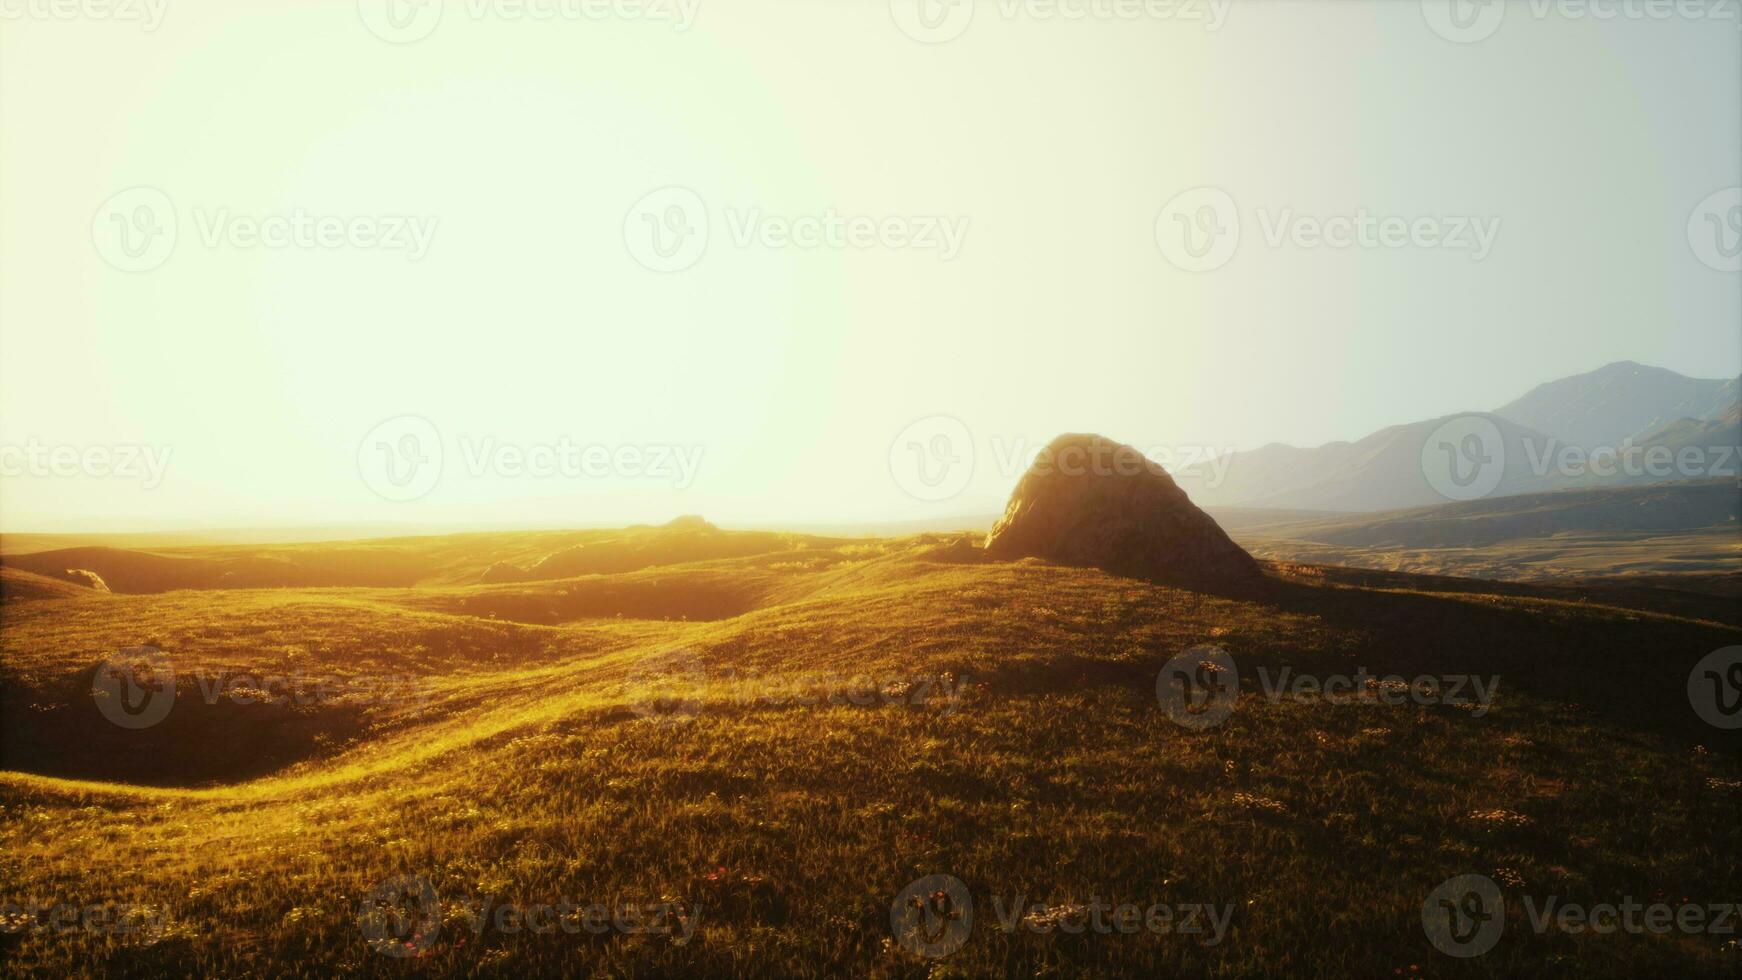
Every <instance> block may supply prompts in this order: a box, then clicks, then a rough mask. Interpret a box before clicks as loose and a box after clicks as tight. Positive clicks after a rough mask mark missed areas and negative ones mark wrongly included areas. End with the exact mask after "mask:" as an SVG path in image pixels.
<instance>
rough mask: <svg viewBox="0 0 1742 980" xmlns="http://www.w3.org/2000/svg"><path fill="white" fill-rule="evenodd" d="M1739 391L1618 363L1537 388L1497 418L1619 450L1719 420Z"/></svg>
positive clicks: (1731, 384) (1733, 385)
mask: <svg viewBox="0 0 1742 980" xmlns="http://www.w3.org/2000/svg"><path fill="white" fill-rule="evenodd" d="M1737 391H1738V386H1737V379H1735V378H1730V379H1728V380H1723V379H1716V380H1708V379H1704V378H1689V377H1685V376H1683V375H1680V374H1677V373H1675V372H1674V371H1669V370H1665V369H1664V368H1658V367H1648V366H1646V365H1644V364H1638V363H1635V362H1633V361H1619V362H1617V363H1614V364H1609V365H1605V366H1603V367H1600V368H1598V369H1597V370H1595V371H1591V372H1588V373H1586V374H1577V375H1574V376H1572V377H1570V378H1562V379H1560V380H1559V381H1550V382H1548V383H1547V384H1542V385H1538V386H1537V387H1535V388H1533V389H1531V390H1530V392H1529V393H1528V394H1526V395H1524V396H1523V397H1521V398H1517V399H1515V400H1513V401H1510V402H1507V403H1506V404H1505V405H1502V406H1500V407H1499V408H1497V409H1495V410H1494V414H1496V415H1499V416H1503V417H1505V418H1508V419H1511V420H1512V421H1514V422H1517V423H1518V424H1519V425H1522V426H1525V427H1526V428H1531V429H1536V430H1537V431H1539V432H1547V433H1552V434H1553V435H1555V436H1558V437H1559V438H1561V439H1564V440H1566V441H1567V442H1570V443H1572V444H1573V445H1575V446H1585V447H1595V446H1619V445H1621V444H1622V443H1624V442H1626V441H1627V440H1629V439H1631V440H1633V441H1635V442H1639V441H1642V440H1643V439H1645V438H1647V437H1648V436H1650V435H1651V434H1652V433H1653V432H1655V431H1657V430H1659V429H1662V428H1663V427H1665V426H1668V425H1672V424H1674V423H1676V422H1679V421H1681V420H1682V419H1696V420H1707V419H1713V418H1716V417H1718V416H1719V415H1721V414H1723V412H1724V411H1725V410H1726V409H1728V408H1730V407H1731V406H1733V405H1734V404H1735V403H1736V399H1737Z"/></svg>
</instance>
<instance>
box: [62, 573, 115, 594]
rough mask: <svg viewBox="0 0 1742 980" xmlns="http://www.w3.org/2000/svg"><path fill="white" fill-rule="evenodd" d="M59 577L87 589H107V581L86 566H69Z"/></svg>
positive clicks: (105, 590)
mask: <svg viewBox="0 0 1742 980" xmlns="http://www.w3.org/2000/svg"><path fill="white" fill-rule="evenodd" d="M61 578H63V579H66V580H67V581H68V582H71V583H73V584H74V585H82V586H84V587H85V588H87V589H93V590H95V591H97V592H108V591H109V583H107V582H105V581H103V576H101V575H98V574H97V573H96V572H93V571H91V570H90V569H88V568H69V569H67V570H66V571H64V572H61Z"/></svg>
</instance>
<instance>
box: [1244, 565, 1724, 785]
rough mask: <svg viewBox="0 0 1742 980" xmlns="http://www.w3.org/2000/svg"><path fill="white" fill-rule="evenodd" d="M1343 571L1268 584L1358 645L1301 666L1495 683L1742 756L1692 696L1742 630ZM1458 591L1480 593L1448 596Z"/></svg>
mask: <svg viewBox="0 0 1742 980" xmlns="http://www.w3.org/2000/svg"><path fill="white" fill-rule="evenodd" d="M1343 572H1344V570H1341V569H1327V570H1325V573H1326V575H1327V576H1328V579H1329V580H1328V581H1326V583H1325V584H1322V585H1321V584H1314V583H1310V582H1301V581H1290V580H1286V579H1273V580H1272V588H1271V594H1270V596H1269V598H1268V600H1267V601H1266V602H1265V605H1267V606H1270V607H1272V608H1275V609H1277V610H1278V611H1280V612H1287V613H1292V614H1297V615H1310V616H1313V617H1315V618H1317V619H1319V620H1321V621H1323V622H1324V623H1325V624H1326V625H1328V626H1332V627H1337V628H1342V629H1347V630H1350V631H1353V632H1355V633H1357V634H1359V635H1361V636H1363V637H1364V638H1365V639H1364V641H1363V643H1362V644H1361V648H1360V649H1356V650H1351V651H1348V656H1346V657H1344V658H1343V659H1342V662H1340V663H1326V664H1310V665H1309V664H1306V663H1304V662H1302V663H1300V664H1299V666H1300V667H1302V668H1305V667H1307V666H1311V667H1313V668H1315V669H1325V670H1342V671H1348V670H1351V669H1353V668H1354V667H1356V666H1362V667H1366V668H1367V669H1368V671H1369V672H1372V673H1384V674H1391V673H1395V674H1398V675H1402V676H1404V677H1406V678H1413V677H1417V676H1422V675H1428V676H1445V675H1451V674H1465V675H1477V676H1484V677H1488V676H1497V677H1499V678H1500V688H1499V691H1500V699H1501V703H1502V704H1503V703H1504V700H1505V695H1506V692H1507V691H1508V690H1512V691H1520V690H1522V691H1525V692H1528V693H1530V694H1531V695H1533V696H1535V697H1539V698H1543V699H1548V700H1553V701H1559V702H1563V703H1569V704H1575V705H1578V706H1580V707H1582V708H1584V709H1586V710H1588V711H1590V712H1592V713H1593V714H1594V715H1596V716H1598V717H1599V718H1601V719H1602V720H1603V721H1605V722H1606V723H1608V724H1611V725H1614V726H1618V727H1624V728H1627V729H1631V730H1634V731H1638V732H1642V733H1649V734H1655V735H1668V736H1672V737H1679V738H1685V739H1688V740H1691V741H1694V742H1700V743H1704V744H1708V745H1712V746H1714V747H1717V746H1723V747H1725V748H1726V749H1728V750H1730V751H1742V732H1726V731H1723V730H1721V729H1718V728H1716V727H1714V726H1712V725H1709V724H1707V723H1706V722H1705V721H1703V720H1702V719H1701V718H1700V716H1699V715H1698V714H1697V713H1696V712H1695V710H1694V708H1693V706H1692V705H1691V704H1690V702H1689V696H1688V677H1689V674H1690V672H1692V670H1693V668H1694V665H1695V664H1696V663H1698V662H1699V661H1700V660H1701V659H1702V658H1703V657H1705V656H1706V655H1708V654H1710V653H1712V652H1713V651H1715V650H1719V649H1722V648H1724V647H1727V646H1734V645H1738V644H1742V629H1738V628H1736V627H1734V626H1720V625H1717V624H1715V623H1703V622H1694V621H1690V620H1683V619H1663V618H1656V617H1649V616H1643V615H1636V614H1634V613H1631V612H1629V611H1627V610H1610V611H1608V612H1604V611H1599V610H1595V609H1593V608H1591V607H1590V606H1588V605H1578V604H1573V605H1555V604H1544V605H1536V604H1520V603H1517V602H1513V601H1506V600H1498V601H1497V600H1494V599H1488V598H1485V596H1501V595H1504V596H1508V597H1529V598H1542V599H1549V600H1554V601H1556V602H1567V601H1568V600H1569V596H1568V595H1565V594H1557V593H1564V592H1567V591H1570V590H1555V589H1542V588H1536V587H1532V586H1522V585H1502V584H1499V583H1490V582H1473V581H1467V580H1451V579H1444V580H1433V579H1423V578H1421V577H1418V576H1408V575H1396V574H1387V573H1349V574H1343ZM1394 589H1397V590H1403V589H1407V590H1409V591H1390V590H1394ZM1382 590H1383V591H1382ZM1459 590H1462V592H1464V593H1476V594H1454V593H1456V592H1457V591H1459ZM1593 601H1596V602H1601V601H1602V599H1601V597H1594V599H1593Z"/></svg>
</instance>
